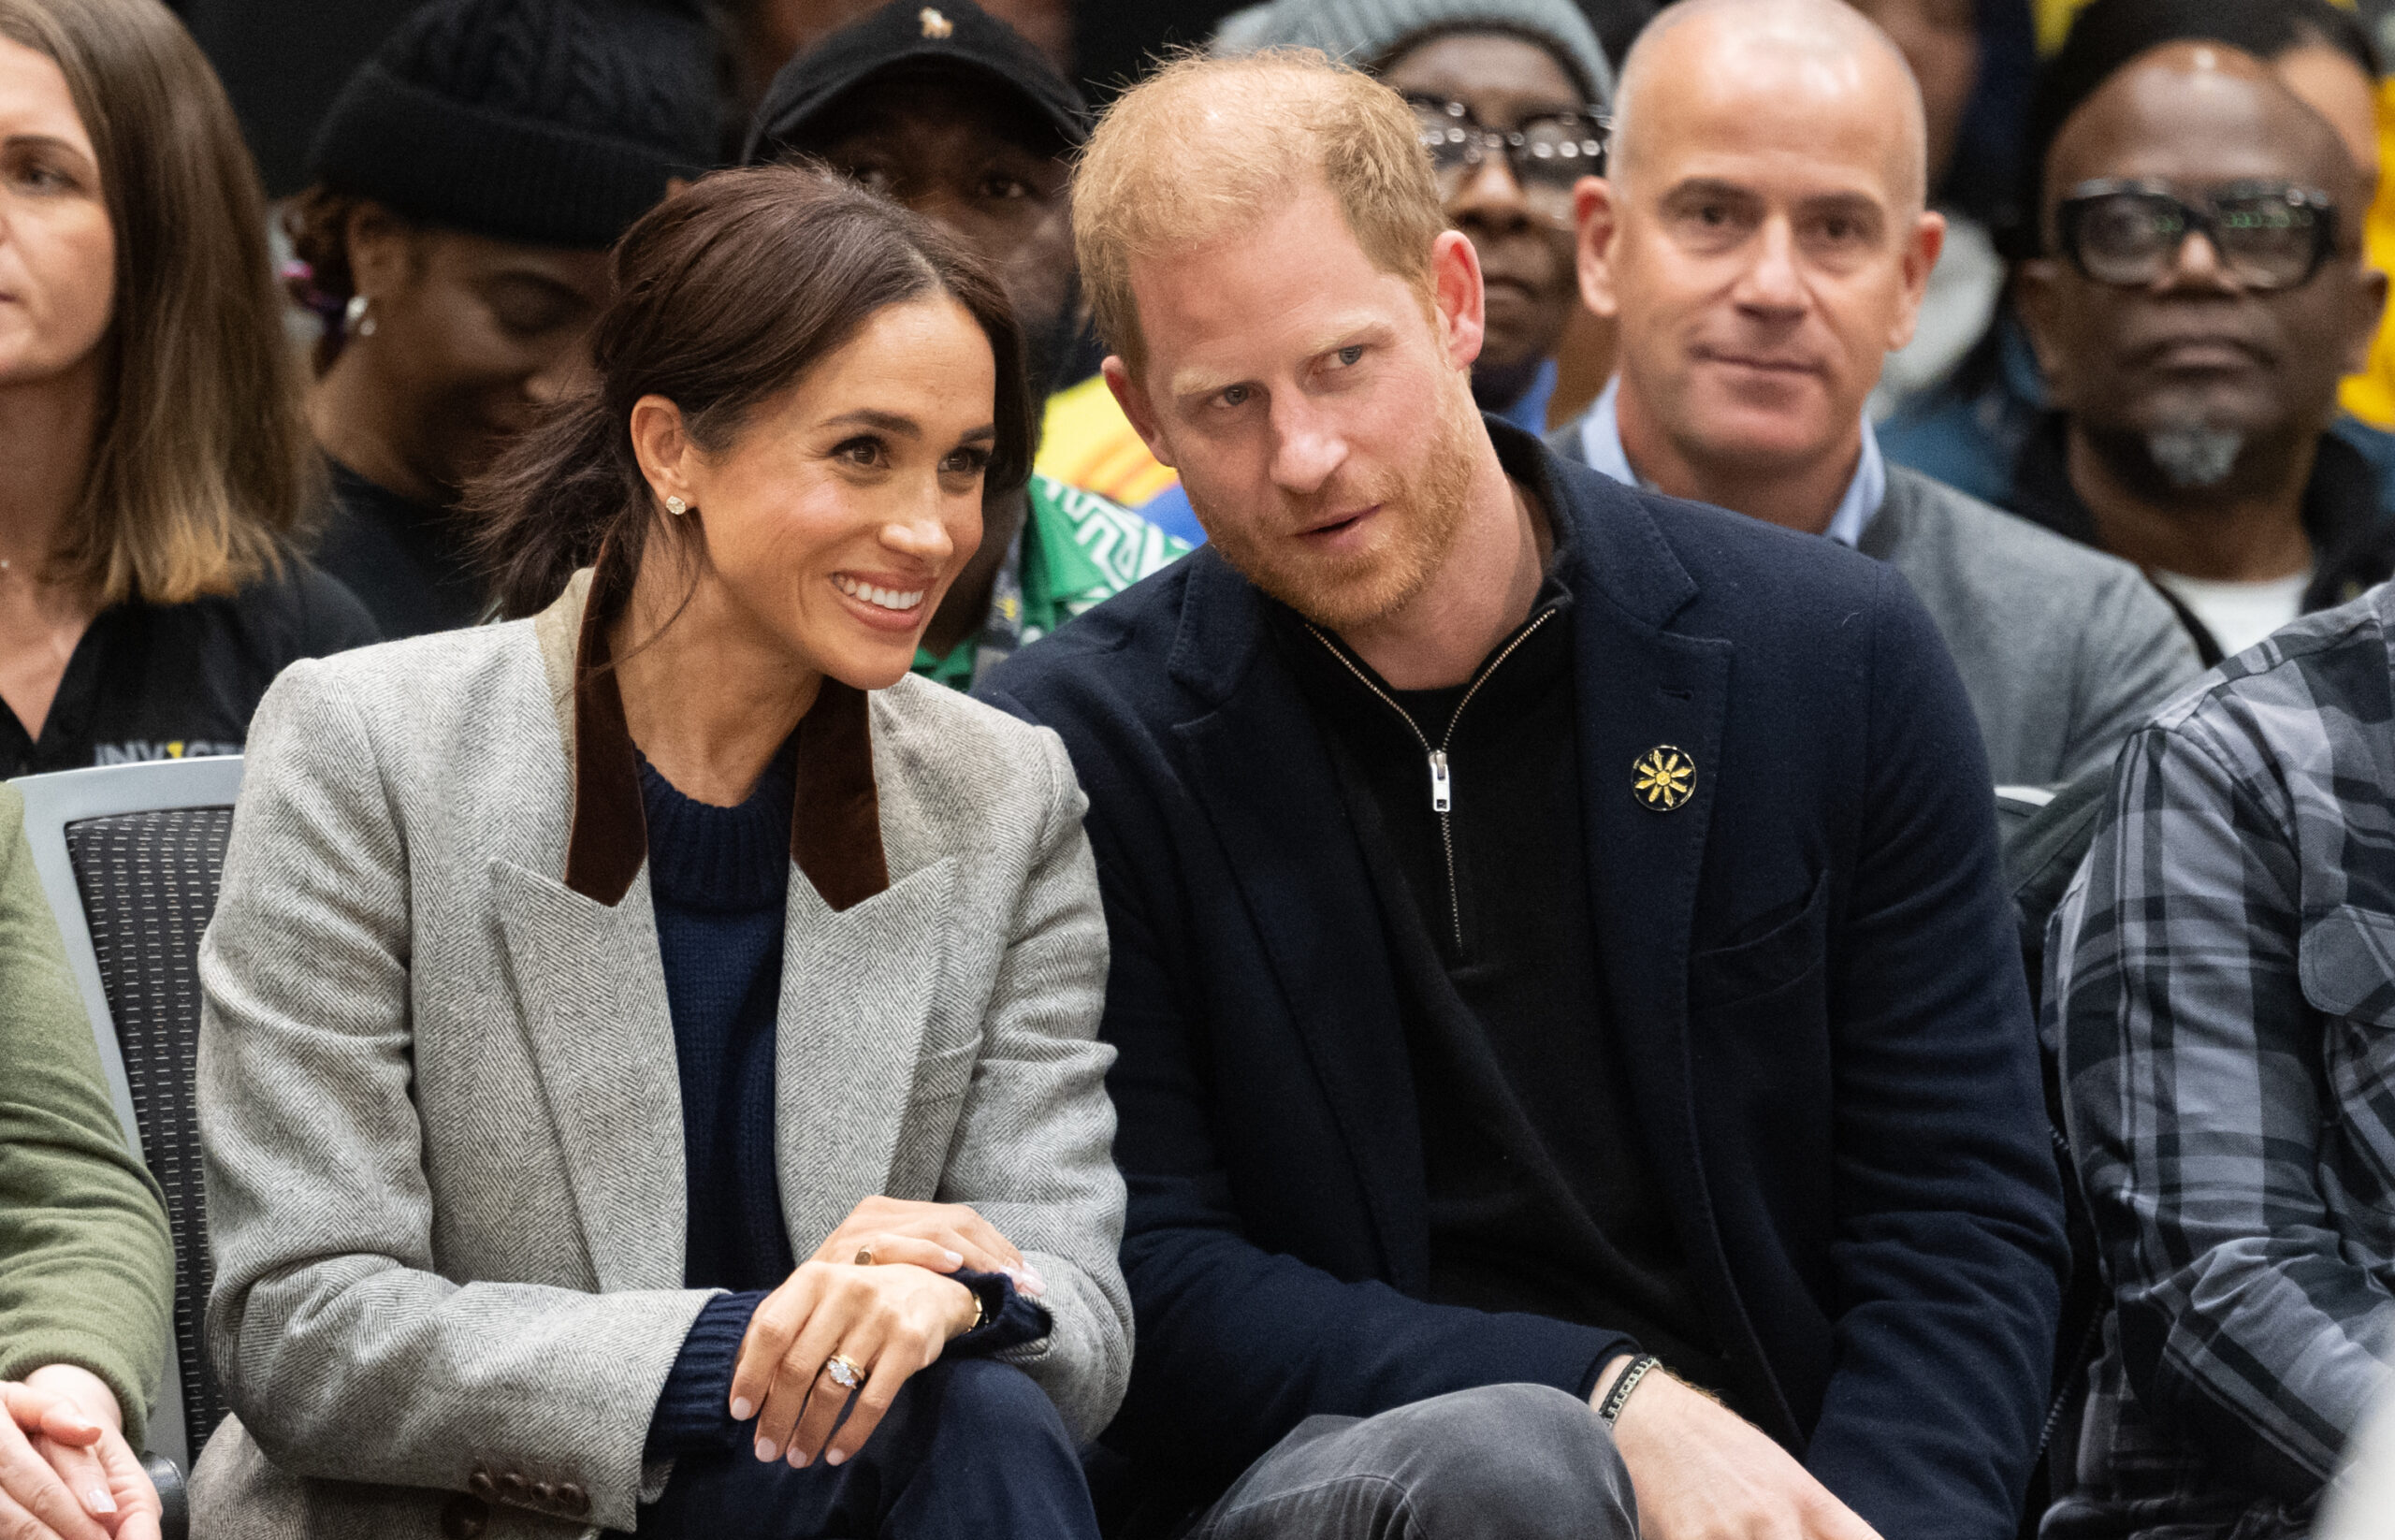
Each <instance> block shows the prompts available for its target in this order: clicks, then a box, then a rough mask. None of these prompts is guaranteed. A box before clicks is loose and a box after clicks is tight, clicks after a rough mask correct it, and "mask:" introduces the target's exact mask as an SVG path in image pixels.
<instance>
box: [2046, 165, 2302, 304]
mask: <svg viewBox="0 0 2395 1540" xmlns="http://www.w3.org/2000/svg"><path fill="white" fill-rule="evenodd" d="M2054 223H2055V228H2056V231H2057V233H2058V234H2059V235H2060V237H2061V242H2062V250H2063V254H2064V255H2066V256H2068V257H2069V258H2070V261H2071V265H2072V266H2073V267H2076V268H2077V269H2079V270H2080V271H2081V272H2083V273H2084V274H2086V275H2087V276H2088V277H2089V278H2092V279H2094V280H2095V281H2096V282H2097V283H2115V284H2120V285H2123V286H2125V287H2143V286H2144V285H2146V284H2149V283H2154V282H2155V281H2156V280H2157V279H2159V278H2161V277H2162V275H2163V274H2165V273H2166V272H2168V271H2170V269H2171V267H2172V266H2173V265H2174V264H2176V263H2177V261H2178V260H2179V253H2180V250H2181V249H2182V248H2183V247H2185V245H2186V243H2187V238H2188V237H2189V236H2191V235H2198V234H2200V235H2201V236H2202V237H2203V238H2204V240H2207V241H2209V242H2210V243H2211V245H2212V249H2213V250H2214V252H2215V253H2216V254H2218V255H2219V257H2220V262H2221V266H2222V267H2223V268H2225V269H2228V273H2229V275H2230V276H2231V277H2233V278H2235V279H2236V280H2237V282H2238V283H2242V284H2243V285H2244V286H2245V287H2246V288H2249V289H2256V290H2262V291H2269V290H2275V289H2295V288H2301V287H2302V286H2303V285H2304V284H2306V283H2310V282H2312V279H2313V275H2314V274H2315V273H2317V272H2318V271H2319V270H2320V267H2321V264H2323V263H2325V262H2326V261H2328V260H2329V254H2330V252H2332V251H2334V250H2335V249H2336V242H2337V206H2336V204H2335V203H2333V202H2332V201H2330V197H2329V195H2328V194H2326V193H2323V192H2321V191H2320V190H2318V189H2317V188H2313V187H2304V186H2300V185H2298V184H2297V183H2295V182H2229V183H2227V184H2226V185H2224V186H2220V187H2216V188H2214V189H2213V190H2212V192H2211V193H2209V194H2208V195H2206V196H2205V197H2204V200H2203V202H2202V203H2201V204H2200V205H2199V204H2194V203H2189V202H2187V201H2186V200H2185V199H2184V198H2182V197H2180V196H2177V195H2176V194H2174V193H2172V192H2171V191H2170V189H2169V188H2167V187H2164V186H2161V185H2159V184H2158V183H2155V182H2081V183H2080V184H2079V185H2078V186H2076V187H2074V188H2072V189H2071V190H2070V193H2069V195H2068V196H2066V197H2065V198H2064V199H2063V200H2062V203H2061V204H2060V206H2058V207H2057V208H2056V209H2055V211H2054Z"/></svg>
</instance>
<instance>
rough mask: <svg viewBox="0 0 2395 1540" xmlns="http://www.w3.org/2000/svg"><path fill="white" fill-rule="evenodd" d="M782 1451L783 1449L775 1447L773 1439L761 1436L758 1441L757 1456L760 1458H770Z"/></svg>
mask: <svg viewBox="0 0 2395 1540" xmlns="http://www.w3.org/2000/svg"><path fill="white" fill-rule="evenodd" d="M780 1453H781V1451H780V1450H779V1449H777V1448H775V1447H774V1441H773V1440H772V1439H769V1438H761V1439H759V1440H758V1441H757V1458H758V1459H759V1460H772V1459H773V1458H774V1457H775V1456H776V1455H777V1454H780Z"/></svg>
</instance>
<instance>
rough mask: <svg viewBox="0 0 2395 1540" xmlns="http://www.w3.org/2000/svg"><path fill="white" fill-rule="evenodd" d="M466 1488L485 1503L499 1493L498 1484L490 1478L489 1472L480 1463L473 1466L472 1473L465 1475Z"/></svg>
mask: <svg viewBox="0 0 2395 1540" xmlns="http://www.w3.org/2000/svg"><path fill="white" fill-rule="evenodd" d="M466 1489H467V1490H468V1491H470V1492H472V1493H473V1494H474V1495H475V1496H476V1497H479V1498H481V1499H482V1500H483V1501H484V1502H486V1503H487V1502H489V1501H491V1500H492V1499H493V1498H495V1497H497V1496H498V1495H499V1484H498V1483H497V1482H495V1481H493V1480H492V1479H491V1478H490V1472H488V1471H486V1470H485V1469H483V1467H481V1466H480V1465H477V1466H475V1467H474V1474H473V1475H470V1476H468V1477H466Z"/></svg>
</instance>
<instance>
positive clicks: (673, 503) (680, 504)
mask: <svg viewBox="0 0 2395 1540" xmlns="http://www.w3.org/2000/svg"><path fill="white" fill-rule="evenodd" d="M665 511H666V512H667V513H669V514H672V515H673V516H675V518H680V517H681V516H683V515H684V514H687V513H689V511H690V505H689V503H687V502H685V501H682V500H681V499H680V498H667V499H666V500H665Z"/></svg>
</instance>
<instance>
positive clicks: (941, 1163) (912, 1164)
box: [887, 1036, 981, 1201]
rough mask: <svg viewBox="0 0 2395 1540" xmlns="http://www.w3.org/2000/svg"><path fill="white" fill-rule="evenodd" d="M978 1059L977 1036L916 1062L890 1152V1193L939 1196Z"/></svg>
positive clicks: (924, 1199) (905, 1196) (925, 1197)
mask: <svg viewBox="0 0 2395 1540" xmlns="http://www.w3.org/2000/svg"><path fill="white" fill-rule="evenodd" d="M980 1062H981V1044H980V1039H979V1038H978V1036H977V1037H976V1038H975V1039H974V1040H972V1041H970V1042H963V1043H952V1044H951V1045H949V1046H948V1047H946V1048H940V1049H936V1050H934V1051H933V1052H931V1053H926V1054H924V1055H923V1056H922V1058H920V1059H917V1060H916V1061H915V1079H914V1084H913V1086H912V1087H911V1088H910V1089H909V1090H908V1092H907V1111H906V1117H905V1121H904V1122H903V1123H902V1124H901V1125H900V1132H899V1135H898V1145H897V1148H896V1149H894V1150H893V1151H892V1152H891V1161H890V1185H889V1188H888V1189H887V1190H888V1194H889V1196H890V1197H892V1198H907V1199H920V1200H923V1201H929V1200H930V1199H932V1198H934V1197H935V1196H936V1194H937V1192H938V1190H939V1179H940V1173H941V1172H943V1171H945V1170H947V1169H948V1152H949V1146H950V1145H951V1144H953V1143H954V1142H955V1141H956V1124H957V1120H958V1118H960V1117H961V1116H962V1115H963V1114H964V1111H965V1094H966V1093H967V1092H969V1091H971V1090H972V1089H973V1071H974V1068H976V1067H977V1066H978V1065H980Z"/></svg>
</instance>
